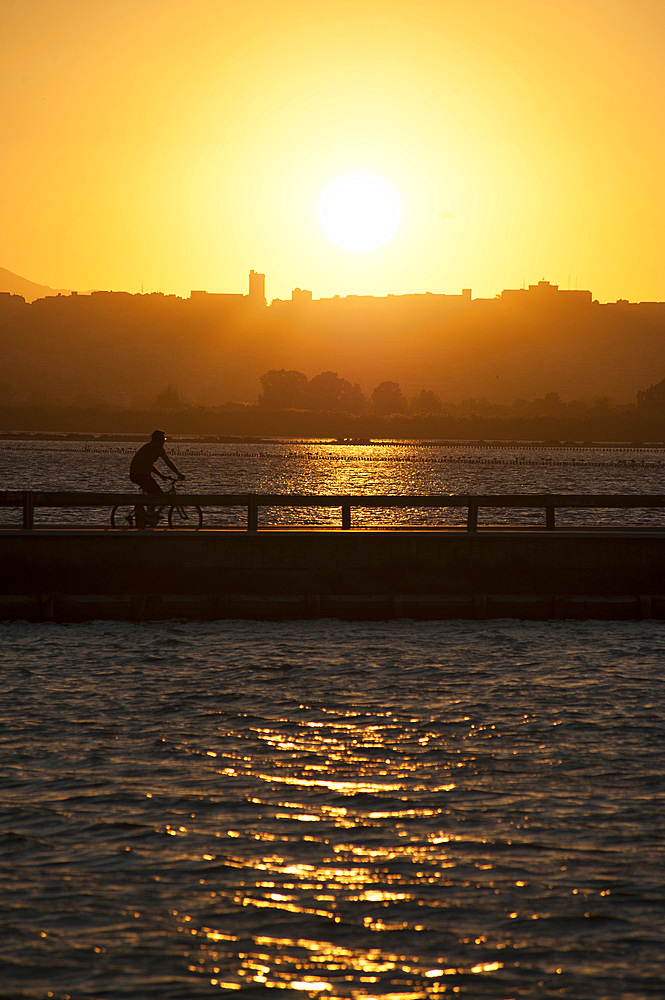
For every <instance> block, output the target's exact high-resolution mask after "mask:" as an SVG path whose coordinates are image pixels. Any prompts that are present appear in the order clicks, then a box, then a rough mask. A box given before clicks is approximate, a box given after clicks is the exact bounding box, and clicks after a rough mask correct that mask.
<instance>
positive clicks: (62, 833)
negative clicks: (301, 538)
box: [0, 621, 665, 1000]
mask: <svg viewBox="0 0 665 1000" xmlns="http://www.w3.org/2000/svg"><path fill="white" fill-rule="evenodd" d="M0 641H1V642H2V647H1V648H2V653H1V654H0V660H1V662H2V670H1V672H0V706H1V708H0V715H1V722H2V729H1V731H0V732H1V736H0V759H1V760H2V769H1V772H0V774H1V778H0V782H1V789H2V796H1V801H2V811H1V814H0V815H1V818H0V843H1V844H2V852H1V858H2V860H1V862H0V864H1V869H2V870H1V881H0V885H1V886H2V890H1V892H2V910H1V920H2V924H3V927H2V933H1V934H0V967H2V969H3V974H2V976H3V978H2V986H1V987H0V995H2V996H3V997H11V998H14V997H30V998H42V997H47V996H55V997H66V996H71V997H73V998H86V1000H87V998H116V997H132V998H142V997H169V998H180V997H182V998H190V997H191V998H194V997H212V996H216V995H219V994H220V992H222V993H226V992H230V991H234V992H238V993H240V995H242V996H246V997H251V998H254V997H256V998H259V997H263V996H268V995H273V994H272V993H269V992H268V991H269V990H272V989H275V988H282V989H287V990H288V991H289V992H291V993H293V994H295V993H298V994H299V995H304V996H325V997H331V998H332V997H340V998H342V997H344V998H346V997H349V998H365V997H374V996H377V997H383V998H393V1000H395V998H407V997H409V998H416V997H417V998H421V997H432V996H437V995H443V996H449V995H450V996H453V995H458V996H466V997H469V998H476V997H492V998H508V997H536V996H537V997H560V996H565V997H574V998H586V997H590V998H591V997H593V998H602V997H611V998H622V1000H626V998H631V1000H632V998H635V1000H637V998H641V997H662V996H663V993H664V989H665V977H664V975H663V965H662V959H663V953H664V951H665V928H664V926H663V915H664V912H665V911H664V908H663V904H664V903H665V891H664V889H663V871H664V870H665V857H664V853H665V852H664V851H663V840H662V834H663V815H665V801H664V798H665V796H664V794H663V791H664V785H663V778H664V775H665V752H664V749H663V741H662V734H663V726H664V722H665V720H664V718H663V715H664V713H663V707H662V666H663V661H664V657H665V641H664V637H663V632H662V628H661V626H659V625H657V624H654V623H644V622H643V623H628V624H627V623H617V624H609V625H608V624H607V623H603V624H602V626H600V625H598V624H596V623H575V624H571V623H544V624H538V623H519V622H510V623H508V622H483V623H482V626H479V625H476V624H472V623H455V622H448V623H417V624H416V623H412V622H392V623H369V624H355V623H340V622H332V621H321V622H295V623H280V624H274V623H247V622H235V623H233V622H231V623H229V622H223V623H219V624H213V625H211V624H187V623H167V624H160V625H131V624H129V625H128V624H117V625H115V624H110V625H109V624H107V623H105V624H101V623H93V624H89V625H77V626H69V627H65V628H63V627H58V626H54V625H42V626H26V625H21V624H9V625H4V626H2V627H1V629H0Z"/></svg>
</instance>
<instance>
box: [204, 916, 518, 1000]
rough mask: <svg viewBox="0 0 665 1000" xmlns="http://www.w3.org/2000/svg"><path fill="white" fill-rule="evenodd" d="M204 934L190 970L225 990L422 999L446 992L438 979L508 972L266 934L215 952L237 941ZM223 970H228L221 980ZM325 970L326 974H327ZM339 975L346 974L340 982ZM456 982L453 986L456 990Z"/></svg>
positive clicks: (493, 963)
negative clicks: (259, 987)
mask: <svg viewBox="0 0 665 1000" xmlns="http://www.w3.org/2000/svg"><path fill="white" fill-rule="evenodd" d="M385 929H389V925H385ZM390 929H398V928H396V927H393V928H390ZM202 936H203V937H204V938H205V944H204V945H203V946H202V951H201V954H200V961H199V964H198V965H197V966H192V969H193V970H195V971H199V972H204V971H205V968H206V966H207V967H209V968H210V970H211V972H213V973H214V976H213V977H212V978H211V979H210V982H211V983H212V984H213V985H217V986H220V987H221V988H224V989H239V988H243V987H244V986H246V985H248V984H250V983H257V982H258V983H261V984H263V985H264V986H266V987H268V988H277V989H297V990H301V991H304V992H307V991H310V992H312V993H317V992H325V993H330V994H332V997H331V1000H332V998H337V997H339V998H340V1000H341V998H342V997H350V998H351V1000H363V998H365V997H370V996H372V997H374V996H376V995H377V994H376V993H375V992H373V993H371V994H370V993H367V992H366V989H365V986H364V985H362V984H381V985H382V988H381V993H380V996H381V997H382V998H383V1000H385V998H387V997H393V998H394V997H398V996H401V997H409V998H411V1000H419V998H424V997H429V996H432V995H433V994H436V993H439V992H445V991H446V990H447V988H448V987H447V986H446V985H444V984H443V982H440V980H444V979H446V980H448V981H450V980H453V983H454V979H455V978H456V977H458V976H466V977H468V976H482V975H487V974H491V973H493V972H498V971H499V970H501V969H502V968H504V963H503V962H501V961H498V960H496V959H492V960H490V961H483V962H475V963H472V964H468V965H466V964H465V965H451V964H449V963H448V962H446V961H445V960H442V959H439V960H438V961H437V962H436V963H435V964H432V963H431V962H429V963H423V964H421V962H420V961H419V959H418V958H417V957H416V956H413V955H409V954H402V953H400V952H395V951H391V950H389V949H379V948H349V947H347V946H345V945H339V944H335V943H334V942H332V941H329V940H325V939H315V938H291V937H284V936H272V935H266V934H261V935H252V936H251V937H250V938H249V941H251V947H249V948H247V947H246V946H245V947H243V948H242V949H238V950H233V949H231V950H228V951H216V950H214V947H211V946H215V945H217V944H219V943H220V942H222V941H226V942H228V943H229V944H234V943H236V942H237V938H235V937H233V936H232V935H224V934H223V933H222V932H219V931H217V930H214V929H212V928H209V927H205V928H203V935H202ZM224 966H226V967H227V968H226V971H225V972H224V974H223V976H222V975H220V974H221V973H222V968H223V967H224ZM232 967H233V971H231V968H232ZM324 970H328V973H329V975H328V976H326V975H325V973H324ZM341 973H343V974H344V975H343V978H342V979H341V980H340V978H339V976H340V974H341ZM400 977H408V978H409V980H410V982H411V984H412V986H411V988H410V990H409V992H408V993H406V992H403V991H396V990H395V989H394V987H395V986H397V985H398V980H399V979H400ZM340 982H343V983H344V984H345V987H344V990H343V992H342V993H340V992H339V985H340ZM453 983H450V986H451V988H452V990H453V992H456V988H455V987H454V986H453Z"/></svg>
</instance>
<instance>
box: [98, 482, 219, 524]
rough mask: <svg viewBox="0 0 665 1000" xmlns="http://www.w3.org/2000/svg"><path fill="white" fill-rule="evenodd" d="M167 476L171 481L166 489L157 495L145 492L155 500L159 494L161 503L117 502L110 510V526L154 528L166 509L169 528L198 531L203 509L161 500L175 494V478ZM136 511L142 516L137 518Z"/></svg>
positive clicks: (192, 505) (195, 505)
mask: <svg viewBox="0 0 665 1000" xmlns="http://www.w3.org/2000/svg"><path fill="white" fill-rule="evenodd" d="M167 478H168V480H169V482H170V483H171V486H170V488H169V489H168V490H166V491H165V492H164V493H160V494H158V495H155V494H154V493H149V494H146V496H150V497H153V498H154V499H155V500H156V499H157V496H159V497H160V499H161V500H162V502H161V503H155V502H154V500H153V502H152V503H151V504H149V505H148V504H146V505H145V506H144V505H143V504H136V505H135V506H132V505H130V504H126V503H124V504H123V503H118V504H116V505H115V507H113V509H112V510H111V527H112V528H125V527H127V528H154V527H155V526H156V525H157V524H158V523H159V521H160V520H161V518H162V516H163V513H164V511H167V524H168V526H169V528H187V529H189V530H190V531H198V530H199V528H200V527H201V525H202V524H203V511H202V510H201V508H200V507H199V506H198V504H188V505H186V506H185V505H183V504H178V503H175V502H169V501H168V500H167V502H166V503H164V502H163V498H166V497H173V496H174V495H177V489H176V480H175V479H172V478H171V477H170V476H168V477H167ZM146 508H148V509H146ZM137 511H142V512H143V515H144V516H143V518H140V517H139V518H137V516H136V512H137Z"/></svg>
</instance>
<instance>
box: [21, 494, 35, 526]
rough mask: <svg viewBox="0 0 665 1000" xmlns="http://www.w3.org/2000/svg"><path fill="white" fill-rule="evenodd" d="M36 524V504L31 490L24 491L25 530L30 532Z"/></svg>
mask: <svg viewBox="0 0 665 1000" xmlns="http://www.w3.org/2000/svg"><path fill="white" fill-rule="evenodd" d="M34 524H35V502H34V497H33V495H32V491H31V490H24V491H23V528H24V529H25V530H26V531H30V529H31V528H33V527H34Z"/></svg>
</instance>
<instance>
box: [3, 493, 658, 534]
mask: <svg viewBox="0 0 665 1000" xmlns="http://www.w3.org/2000/svg"><path fill="white" fill-rule="evenodd" d="M149 502H152V500H151V499H149V498H148V497H146V496H145V494H140V495H138V494H136V493H92V492H63V491H58V492H55V491H41V490H5V491H0V508H14V509H17V510H18V511H20V517H21V520H22V527H23V528H24V529H25V530H31V529H33V528H34V526H35V511H36V510H37V509H39V508H51V509H66V508H86V507H87V508H99V507H102V508H104V507H106V508H113V507H114V506H116V505H119V504H131V505H134V504H137V503H139V504H141V503H149ZM156 502H158V503H161V504H166V505H168V506H170V505H171V504H177V505H178V506H188V505H197V506H199V507H202V508H205V507H216V508H227V507H236V508H237V507H239V508H244V509H245V510H246V517H247V531H250V532H255V531H258V530H259V526H260V524H259V522H260V516H259V515H260V511H261V510H262V509H266V508H271V507H272V508H279V507H291V508H293V507H309V508H316V507H327V508H338V509H339V511H340V514H341V525H340V526H341V528H342V529H343V530H349V529H350V528H351V511H352V510H370V509H372V510H376V509H379V508H382V509H390V508H398V509H401V510H404V509H412V510H416V509H421V510H424V509H427V508H435V509H438V510H445V509H451V508H462V509H466V530H467V531H468V532H471V533H473V532H476V531H477V530H478V516H479V512H480V511H482V510H491V509H503V510H506V509H512V510H541V511H542V512H543V516H544V523H543V526H544V527H545V528H546V529H547V530H549V531H553V530H555V528H556V513H557V511H558V510H564V509H567V510H571V509H587V510H588V509H599V510H601V509H611V508H618V509H623V510H635V509H644V510H657V509H665V494H661V493H658V494H651V493H649V494H644V493H635V494H615V493H499V494H483V493H477V494H476V493H474V494H470V493H459V494H444V493H441V494H429V495H393V494H375V495H367V496H361V495H348V494H302V493H178V494H176V495H175V496H172V495H170V494H165V495H164V496H161V497H160V498H159V500H157V501H156ZM302 526H303V527H304V526H305V525H302ZM401 526H408V525H401ZM270 527H275V525H270ZM529 527H531V528H533V527H534V525H533V524H531V525H529Z"/></svg>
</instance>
